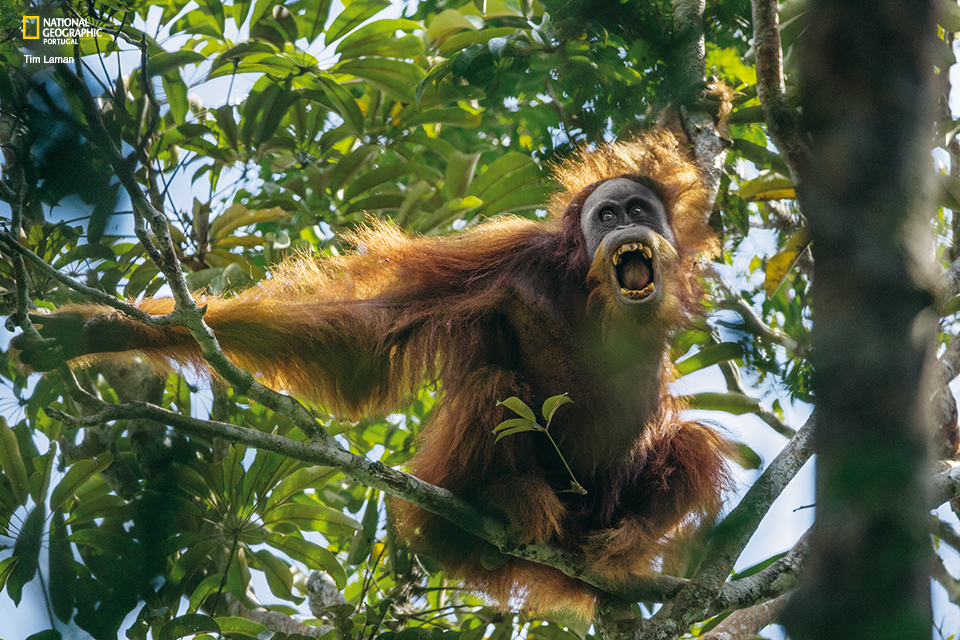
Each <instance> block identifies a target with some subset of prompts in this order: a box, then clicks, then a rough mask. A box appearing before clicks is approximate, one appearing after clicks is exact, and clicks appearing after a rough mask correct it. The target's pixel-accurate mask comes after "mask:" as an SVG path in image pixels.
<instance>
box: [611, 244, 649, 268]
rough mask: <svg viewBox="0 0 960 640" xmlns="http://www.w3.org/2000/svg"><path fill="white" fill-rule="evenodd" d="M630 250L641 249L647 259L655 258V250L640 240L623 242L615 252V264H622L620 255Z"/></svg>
mask: <svg viewBox="0 0 960 640" xmlns="http://www.w3.org/2000/svg"><path fill="white" fill-rule="evenodd" d="M628 251H640V252H641V253H643V256H644V257H645V258H646V259H647V260H650V259H651V258H653V251H651V250H650V247H648V246H646V245H643V244H640V243H639V242H628V243H627V244H622V245H620V246H619V247H617V250H616V252H614V254H613V264H614V265H618V264H620V256H622V255H623V254H625V253H627V252H628Z"/></svg>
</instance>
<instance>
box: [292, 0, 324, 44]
mask: <svg viewBox="0 0 960 640" xmlns="http://www.w3.org/2000/svg"><path fill="white" fill-rule="evenodd" d="M330 4H331V1H330V0H303V1H302V2H299V3H297V5H296V10H295V11H294V13H295V14H296V16H297V19H298V21H299V22H300V33H302V34H303V36H304V37H305V38H306V39H307V42H311V43H312V42H313V41H314V40H316V39H317V38H319V37H320V36H321V35H322V34H323V28H324V26H326V24H327V19H328V18H329V17H330Z"/></svg>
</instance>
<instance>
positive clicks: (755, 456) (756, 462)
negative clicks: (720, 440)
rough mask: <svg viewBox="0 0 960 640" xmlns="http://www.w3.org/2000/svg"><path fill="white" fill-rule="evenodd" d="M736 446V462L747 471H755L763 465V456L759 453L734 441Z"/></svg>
mask: <svg viewBox="0 0 960 640" xmlns="http://www.w3.org/2000/svg"><path fill="white" fill-rule="evenodd" d="M734 446H735V447H736V448H737V460H736V462H737V464H739V465H740V466H741V467H742V468H744V469H746V470H747V471H757V470H759V469H760V467H762V466H763V458H762V457H761V456H760V454H759V453H757V452H756V451H754V450H753V449H752V448H750V447H749V446H747V445H746V444H744V443H742V442H735V443H734Z"/></svg>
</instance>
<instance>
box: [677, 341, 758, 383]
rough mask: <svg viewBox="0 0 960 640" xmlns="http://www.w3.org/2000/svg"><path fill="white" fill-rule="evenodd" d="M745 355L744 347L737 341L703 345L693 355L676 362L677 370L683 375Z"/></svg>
mask: <svg viewBox="0 0 960 640" xmlns="http://www.w3.org/2000/svg"><path fill="white" fill-rule="evenodd" d="M742 357H743V347H741V346H740V344H739V343H737V342H721V343H720V344H712V345H709V346H706V347H702V348H701V349H700V350H699V351H697V352H696V353H695V354H693V355H692V356H689V357H687V358H684V359H683V360H681V361H680V362H678V363H676V367H677V372H678V373H679V374H680V375H681V376H685V375H687V374H688V373H693V372H694V371H699V370H701V369H706V368H707V367H711V366H713V365H715V364H719V363H721V362H726V361H727V360H737V359H740V358H742Z"/></svg>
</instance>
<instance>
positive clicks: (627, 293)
mask: <svg viewBox="0 0 960 640" xmlns="http://www.w3.org/2000/svg"><path fill="white" fill-rule="evenodd" d="M653 289H654V286H653V283H652V282H651V283H650V284H648V285H647V286H645V287H644V288H643V289H641V290H640V291H634V290H631V289H626V288H624V287H620V293H621V294H623V296H624V297H625V298H633V299H635V300H637V299H640V298H646V297H647V296H649V295H650V294H651V293H653Z"/></svg>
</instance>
